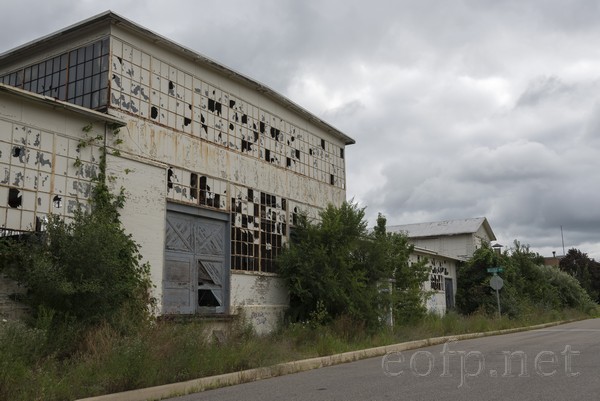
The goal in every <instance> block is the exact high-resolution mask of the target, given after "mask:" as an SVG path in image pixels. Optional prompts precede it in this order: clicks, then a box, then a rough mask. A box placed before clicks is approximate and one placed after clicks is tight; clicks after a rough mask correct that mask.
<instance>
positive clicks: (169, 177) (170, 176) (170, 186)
mask: <svg viewBox="0 0 600 401" xmlns="http://www.w3.org/2000/svg"><path fill="white" fill-rule="evenodd" d="M167 188H168V189H173V169H172V168H170V167H169V169H168V170H167Z"/></svg>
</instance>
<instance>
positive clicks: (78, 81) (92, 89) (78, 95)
mask: <svg viewBox="0 0 600 401" xmlns="http://www.w3.org/2000/svg"><path fill="white" fill-rule="evenodd" d="M109 52H110V42H109V39H108V38H104V39H101V40H98V41H96V42H94V43H90V44H88V45H86V46H83V47H80V48H78V49H74V50H71V51H69V52H66V53H63V54H60V55H58V56H55V57H53V58H49V59H47V60H44V61H41V62H39V63H36V64H32V65H29V66H27V67H25V68H23V69H20V70H18V71H14V72H12V73H9V74H6V75H3V76H1V77H0V82H2V83H5V84H8V85H12V86H16V87H19V88H22V89H24V90H27V91H31V92H35V93H39V94H40V95H45V96H50V97H53V98H56V99H59V100H65V101H67V102H69V103H74V104H76V105H79V106H83V107H87V108H90V109H99V108H103V107H106V105H107V99H108V69H109V59H108V57H109Z"/></svg>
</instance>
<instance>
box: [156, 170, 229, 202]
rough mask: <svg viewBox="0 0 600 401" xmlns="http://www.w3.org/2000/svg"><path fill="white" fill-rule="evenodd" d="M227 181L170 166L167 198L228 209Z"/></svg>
mask: <svg viewBox="0 0 600 401" xmlns="http://www.w3.org/2000/svg"><path fill="white" fill-rule="evenodd" d="M226 193H227V183H226V182H225V181H223V180H219V179H217V178H213V177H208V176H206V175H202V174H197V173H193V172H191V171H188V170H184V169H180V168H176V167H169V168H168V169H167V198H168V199H170V200H174V201H178V202H185V203H192V204H197V205H202V206H206V207H210V208H213V209H219V210H226V209H227V195H226Z"/></svg>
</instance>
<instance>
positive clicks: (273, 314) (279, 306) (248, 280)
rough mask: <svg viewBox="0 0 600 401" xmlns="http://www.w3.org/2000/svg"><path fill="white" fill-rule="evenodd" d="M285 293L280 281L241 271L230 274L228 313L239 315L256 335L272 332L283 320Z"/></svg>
mask: <svg viewBox="0 0 600 401" xmlns="http://www.w3.org/2000/svg"><path fill="white" fill-rule="evenodd" d="M288 306H289V293H288V291H287V288H286V286H285V283H284V282H283V279H281V278H280V277H277V276H274V275H270V276H267V275H256V274H247V273H242V272H237V273H235V272H234V273H233V274H232V275H231V306H230V309H231V313H233V314H237V313H240V314H242V315H243V316H244V318H245V320H246V322H248V323H250V324H251V325H252V326H253V327H254V329H255V331H256V332H257V333H259V334H265V333H268V332H271V331H273V330H274V329H276V328H277V326H278V325H279V324H280V323H281V322H282V321H283V317H284V314H285V311H286V309H287V308H288Z"/></svg>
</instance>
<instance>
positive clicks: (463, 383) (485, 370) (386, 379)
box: [172, 319, 600, 401]
mask: <svg viewBox="0 0 600 401" xmlns="http://www.w3.org/2000/svg"><path fill="white" fill-rule="evenodd" d="M599 399H600V319H591V320H585V321H581V322H576V323H570V324H565V325H561V326H555V327H550V328H547V329H542V330H535V331H529V332H522V333H515V334H507V335H502V336H492V337H486V338H479V339H474V340H464V341H457V342H448V343H446V344H444V345H438V346H434V347H428V348H421V349H418V350H411V351H404V352H402V353H394V354H388V355H387V356H385V357H380V358H371V359H365V360H362V361H358V362H353V363H347V364H343V365H337V366H332V367H327V368H322V369H316V370H311V371H307V372H302V373H297V374H293V375H288V376H281V377H277V378H272V379H267V380H262V381H257V382H253V383H246V384H241V385H237V386H232V387H226V388H221V389H216V390H210V391H206V392H203V393H198V394H191V395H188V396H185V397H178V398H173V399H172V401H175V400H176V401H199V400H211V401H225V400H244V401H271V400H273V401H275V400H277V401H281V400H286V401H288V400H302V401H306V400H323V401H325V400H327V401H331V400H344V401H353V400H355V401H365V400H461V401H462V400H465V401H467V400H478V401H479V400H532V401H533V400H535V401H540V400H561V401H562V400H599Z"/></svg>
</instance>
